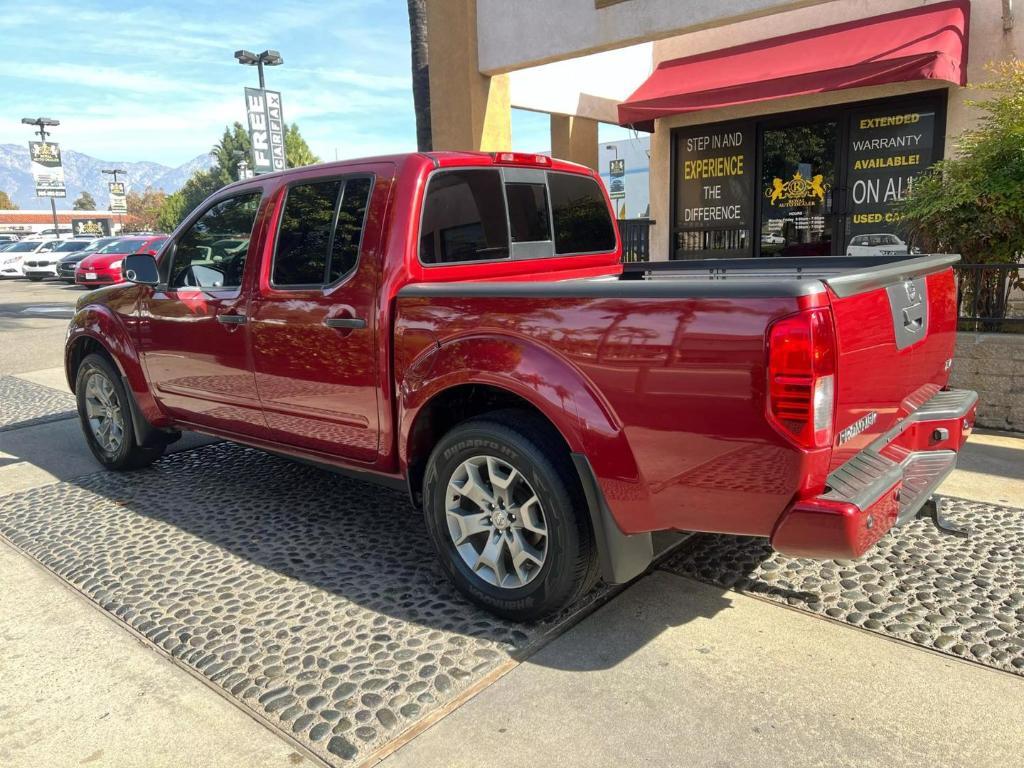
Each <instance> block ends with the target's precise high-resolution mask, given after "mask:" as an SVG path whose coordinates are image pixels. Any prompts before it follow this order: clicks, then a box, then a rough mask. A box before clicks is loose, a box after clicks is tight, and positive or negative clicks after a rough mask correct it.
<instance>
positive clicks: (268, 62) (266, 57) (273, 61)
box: [235, 50, 284, 89]
mask: <svg viewBox="0 0 1024 768" xmlns="http://www.w3.org/2000/svg"><path fill="white" fill-rule="evenodd" d="M235 58H236V59H238V63H239V64H245V65H246V66H249V67H251V66H255V67H256V69H257V71H258V72H259V76H260V88H261V89H263V88H266V87H267V83H266V80H264V78H263V67H264V66H267V67H276V66H278V65H280V64H284V59H282V58H281V54H280V53H278V52H277V51H263V53H253V52H252V51H245V50H242V51H235Z"/></svg>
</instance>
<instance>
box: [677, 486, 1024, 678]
mask: <svg viewBox="0 0 1024 768" xmlns="http://www.w3.org/2000/svg"><path fill="white" fill-rule="evenodd" d="M944 505H945V506H944V511H945V512H946V513H947V514H948V516H949V517H950V519H951V520H953V521H954V522H956V523H958V524H960V525H963V526H964V527H966V528H968V529H969V530H970V533H971V535H970V537H969V538H967V539H959V538H954V537H951V536H947V535H943V534H941V533H939V532H938V531H937V530H936V529H935V527H934V525H932V524H931V523H929V522H926V521H924V520H916V521H913V522H911V523H909V524H907V525H906V526H905V527H904V528H901V529H900V530H899V531H897V532H896V533H894V534H892V535H890V536H887V537H886V538H885V539H883V540H882V541H881V542H880V544H879V545H878V546H877V547H876V548H875V549H873V550H872V551H871V552H870V553H868V555H866V556H865V557H864V558H862V559H860V560H831V561H816V560H807V559H803V558H789V557H784V556H782V555H779V554H775V553H774V552H772V550H771V548H770V547H769V546H768V544H767V541H766V540H764V539H751V538H740V537H731V536H716V535H710V534H705V535H701V536H697V537H694V538H693V539H692V540H691V542H690V544H689V545H688V546H686V547H684V548H683V549H682V550H681V551H680V552H679V553H678V554H676V555H674V556H673V557H671V558H670V559H669V560H668V561H667V562H666V564H665V565H664V567H665V568H667V569H668V570H670V571H673V572H675V573H679V574H683V575H687V576H692V577H694V578H697V579H700V580H702V581H707V582H711V583H714V584H719V585H722V586H725V587H729V588H732V589H736V590H738V591H740V592H749V593H753V594H757V595H761V596H764V597H766V598H768V599H770V600H774V601H776V602H780V603H786V604H788V605H791V606H794V607H797V608H801V609H803V610H807V611H810V612H812V613H817V614H821V615H824V616H828V617H830V618H833V619H837V620H839V621H846V622H849V623H850V624H854V625H856V626H859V627H864V628H865V629H869V630H871V631H874V632H878V633H880V634H884V635H889V636H891V637H895V638H899V639H900V640H905V641H908V642H911V643H915V644H917V645H921V646H925V647H928V648H933V649H935V650H938V651H942V652H944V653H948V654H951V655H954V656H959V657H961V658H964V659H970V660H972V661H977V662H980V663H982V664H985V665H988V666H991V667H996V668H998V669H1003V670H1006V671H1010V672H1015V673H1017V674H1021V675H1024V510H1022V509H1014V508H1010V507H1000V506H996V505H993V504H983V503H980V502H973V501H965V500H961V499H944Z"/></svg>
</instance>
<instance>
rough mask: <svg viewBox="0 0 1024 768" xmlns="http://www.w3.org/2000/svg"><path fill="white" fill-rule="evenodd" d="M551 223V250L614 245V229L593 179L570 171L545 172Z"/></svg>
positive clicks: (586, 250) (585, 250)
mask: <svg viewBox="0 0 1024 768" xmlns="http://www.w3.org/2000/svg"><path fill="white" fill-rule="evenodd" d="M548 188H549V189H550V190H551V210H552V215H553V218H554V222H555V253H559V254H568V253H600V252H601V251H611V250H613V249H614V248H615V229H614V227H613V225H612V220H611V217H610V216H609V215H608V206H607V204H606V203H605V201H604V195H603V194H601V188H600V187H599V186H598V185H597V181H596V180H595V179H592V178H590V177H587V176H576V175H573V174H571V173H549V174H548Z"/></svg>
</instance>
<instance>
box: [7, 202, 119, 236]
mask: <svg viewBox="0 0 1024 768" xmlns="http://www.w3.org/2000/svg"><path fill="white" fill-rule="evenodd" d="M123 218H124V217H123V216H121V217H117V216H115V215H114V214H112V213H111V212H110V211H57V226H58V227H59V228H60V230H61V232H62V233H63V232H68V233H71V234H74V235H76V236H82V237H85V236H88V235H94V236H96V237H100V236H103V235H109V234H111V233H117V232H119V231H120V229H121V226H120V219H123ZM52 229H53V212H52V211H50V210H49V209H48V208H47V209H38V210H21V209H15V210H0V234H6V235H18V236H19V237H24V236H27V235H34V234H36V233H39V232H45V231H48V230H52Z"/></svg>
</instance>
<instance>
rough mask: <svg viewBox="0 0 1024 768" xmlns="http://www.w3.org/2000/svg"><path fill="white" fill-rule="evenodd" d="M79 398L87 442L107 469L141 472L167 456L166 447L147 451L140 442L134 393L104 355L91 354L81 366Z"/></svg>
mask: <svg viewBox="0 0 1024 768" xmlns="http://www.w3.org/2000/svg"><path fill="white" fill-rule="evenodd" d="M75 396H76V398H77V400H78V417H79V420H80V421H81V423H82V432H84V433H85V441H86V443H88V445H89V450H90V451H92V454H93V456H95V457H96V459H97V460H98V461H99V463H100V464H102V465H103V466H104V467H106V468H107V469H114V470H124V469H141V468H142V467H147V466H149V465H150V464H152V463H153V462H154V461H156V460H157V459H158V458H160V456H161V455H162V454H163V452H164V448H165V446H162V445H161V446H157V447H155V448H143V447H142V446H140V445H139V444H138V443H137V442H136V440H135V429H134V424H133V422H132V409H131V404H130V402H129V399H128V398H130V397H131V394H130V393H129V392H128V391H127V390H125V387H124V384H123V383H122V382H121V377H120V376H119V375H118V372H117V369H116V368H115V367H114V365H113V363H111V362H110V361H109V360H108V359H107V358H106V357H104V356H103V355H98V354H95V353H93V354H91V355H88V356H86V358H85V359H84V360H83V361H82V363H81V365H79V366H78V375H77V377H76V379H75Z"/></svg>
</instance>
